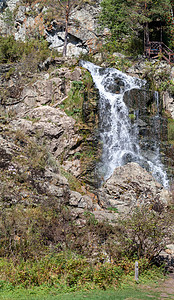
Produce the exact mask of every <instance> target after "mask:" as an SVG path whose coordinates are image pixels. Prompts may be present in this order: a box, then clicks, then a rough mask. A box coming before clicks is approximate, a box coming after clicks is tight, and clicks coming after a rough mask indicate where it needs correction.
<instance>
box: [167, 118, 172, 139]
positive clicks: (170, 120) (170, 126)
mask: <svg viewBox="0 0 174 300" xmlns="http://www.w3.org/2000/svg"><path fill="white" fill-rule="evenodd" d="M167 128H168V141H169V142H170V143H171V142H172V143H173V142H174V120H173V119H168V126H167Z"/></svg>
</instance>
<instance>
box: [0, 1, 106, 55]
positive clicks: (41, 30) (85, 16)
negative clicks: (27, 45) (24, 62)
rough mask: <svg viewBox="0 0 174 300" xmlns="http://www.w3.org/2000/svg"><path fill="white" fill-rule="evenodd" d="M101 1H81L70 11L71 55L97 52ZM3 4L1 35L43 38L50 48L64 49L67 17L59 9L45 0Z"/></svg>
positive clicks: (69, 50) (19, 37)
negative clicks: (51, 9) (42, 0)
mask: <svg viewBox="0 0 174 300" xmlns="http://www.w3.org/2000/svg"><path fill="white" fill-rule="evenodd" d="M99 2H100V1H95V2H93V1H82V2H80V3H81V4H80V5H79V6H77V7H76V8H75V9H73V10H72V11H71V14H70V18H69V26H68V47H67V55H68V56H72V55H73V56H77V55H79V54H86V53H89V52H91V51H92V52H94V51H97V49H99V48H100V46H101V40H103V37H104V36H103V33H101V32H99V28H98V27H99V26H98V23H97V17H98V13H99V10H100V6H99ZM3 3H4V6H3V5H2V7H1V15H0V29H1V32H2V34H13V35H14V36H15V38H16V39H17V40H22V41H25V40H26V39H28V38H37V37H44V38H45V39H46V40H47V41H48V42H49V44H50V48H52V49H56V50H58V51H59V52H62V49H63V44H64V38H65V33H64V28H65V16H63V15H62V14H61V15H60V13H59V11H60V8H59V7H58V4H55V6H54V9H55V7H56V5H57V11H56V14H55V17H54V14H53V13H51V12H50V6H51V4H50V5H48V6H47V5H46V4H42V2H40V3H39V2H38V3H35V2H33V3H31V4H29V2H26V3H25V2H22V3H21V2H20V1H16V0H15V1H11V0H7V1H4V2H3Z"/></svg>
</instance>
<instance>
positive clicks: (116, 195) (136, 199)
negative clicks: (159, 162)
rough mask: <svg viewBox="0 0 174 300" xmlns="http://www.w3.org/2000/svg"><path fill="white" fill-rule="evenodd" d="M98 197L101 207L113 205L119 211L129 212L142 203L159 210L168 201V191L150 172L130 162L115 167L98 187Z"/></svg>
mask: <svg viewBox="0 0 174 300" xmlns="http://www.w3.org/2000/svg"><path fill="white" fill-rule="evenodd" d="M98 197H99V204H100V205H101V206H102V207H104V208H108V207H115V208H117V209H118V211H119V212H129V210H130V209H132V208H134V207H136V206H138V205H142V204H145V205H146V204H148V205H149V204H150V205H151V206H152V208H154V209H155V210H156V211H160V210H161V209H162V208H163V207H164V206H165V205H166V204H167V202H168V201H169V199H170V193H169V192H168V191H167V190H165V189H164V188H163V187H162V185H160V184H159V183H158V182H156V181H155V180H154V178H153V177H152V175H151V174H150V173H148V172H147V171H146V170H145V169H143V168H142V167H140V166H139V165H138V164H137V163H134V162H132V163H128V164H127V165H125V166H122V167H118V168H116V169H115V171H114V173H113V175H112V176H111V177H110V178H109V179H108V180H107V181H106V182H105V183H104V184H103V187H102V188H100V190H99V193H98Z"/></svg>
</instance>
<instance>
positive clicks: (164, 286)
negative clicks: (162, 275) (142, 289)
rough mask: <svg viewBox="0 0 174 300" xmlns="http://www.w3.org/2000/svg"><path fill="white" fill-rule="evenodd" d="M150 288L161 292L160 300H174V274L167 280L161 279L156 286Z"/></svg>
mask: <svg viewBox="0 0 174 300" xmlns="http://www.w3.org/2000/svg"><path fill="white" fill-rule="evenodd" d="M150 289H151V291H152V290H153V291H155V292H159V293H160V300H168V299H172V300H174V274H173V273H172V274H170V275H168V276H167V278H166V279H165V280H162V281H159V282H158V284H157V285H156V286H155V287H151V288H150Z"/></svg>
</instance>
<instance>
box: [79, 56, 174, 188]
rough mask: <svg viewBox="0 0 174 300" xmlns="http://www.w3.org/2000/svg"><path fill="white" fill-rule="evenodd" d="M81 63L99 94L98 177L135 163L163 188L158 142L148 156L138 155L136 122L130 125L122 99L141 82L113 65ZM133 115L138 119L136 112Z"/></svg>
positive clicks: (164, 183) (138, 87) (140, 86)
mask: <svg viewBox="0 0 174 300" xmlns="http://www.w3.org/2000/svg"><path fill="white" fill-rule="evenodd" d="M81 66H82V67H84V68H86V69H87V70H88V71H89V72H90V73H91V75H92V77H93V81H94V83H95V86H96V88H97V89H98V90H99V94H100V101H99V133H100V140H101V143H102V147H103V151H102V156H101V161H100V163H99V164H98V166H97V169H98V172H99V174H100V176H101V177H103V178H104V179H105V180H106V179H107V178H109V177H110V176H111V175H112V173H113V171H114V169H115V168H116V167H118V166H122V165H125V164H126V163H128V162H137V163H138V164H140V165H141V166H142V167H144V168H146V169H147V170H148V171H150V172H151V173H152V175H153V176H154V178H155V179H156V180H157V181H159V182H160V183H161V184H163V186H164V187H166V188H167V187H168V180H167V175H166V172H165V171H164V170H163V165H162V163H161V161H160V152H159V147H158V145H156V148H155V151H154V153H153V155H152V157H151V158H147V157H144V156H143V155H142V154H141V149H140V146H139V141H138V125H137V123H138V122H136V121H135V122H134V123H133V124H132V122H131V119H130V118H129V110H128V107H127V106H126V104H125V102H124V101H123V97H124V93H125V92H128V91H130V90H132V89H141V88H142V87H143V86H144V85H145V81H143V80H140V79H138V78H135V77H131V76H128V75H126V74H124V73H122V72H121V71H119V70H117V69H114V68H101V67H98V66H96V65H94V64H92V63H91V62H86V61H81ZM156 99H157V98H156ZM157 101H158V99H157ZM133 117H134V118H135V119H138V111H136V112H135V115H134V116H133Z"/></svg>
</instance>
